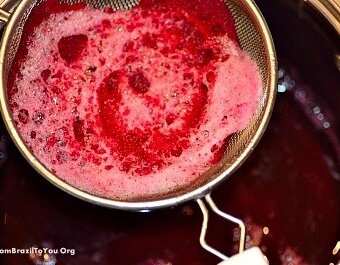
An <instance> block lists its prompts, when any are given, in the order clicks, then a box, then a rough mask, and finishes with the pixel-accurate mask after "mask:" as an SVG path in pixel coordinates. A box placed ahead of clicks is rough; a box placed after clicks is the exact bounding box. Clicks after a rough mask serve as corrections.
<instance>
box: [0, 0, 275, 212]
mask: <svg viewBox="0 0 340 265" xmlns="http://www.w3.org/2000/svg"><path fill="white" fill-rule="evenodd" d="M240 1H243V2H246V3H247V5H248V6H249V8H250V12H252V13H253V15H254V17H255V19H256V20H257V22H258V23H259V24H260V26H261V28H262V29H263V31H262V34H263V35H262V37H263V39H264V43H266V44H267V45H265V49H266V51H267V53H268V58H269V59H268V60H269V62H268V65H269V70H270V71H269V72H270V75H269V78H268V87H269V93H268V95H267V101H266V105H265V106H264V111H263V115H262V119H261V122H260V124H259V126H258V128H257V130H256V132H255V133H254V134H253V136H252V138H251V140H250V142H249V144H248V145H247V147H246V148H244V150H243V151H242V153H241V154H240V155H239V156H238V157H237V159H236V160H235V161H234V163H233V164H232V165H231V166H230V167H228V168H227V169H226V170H224V171H223V172H222V173H221V174H220V175H219V176H218V177H216V178H214V179H212V180H210V181H208V182H207V183H206V184H204V185H202V186H200V187H198V188H196V189H194V190H192V191H189V192H187V193H185V194H182V195H178V196H176V197H170V198H165V199H158V200H157V199H155V200H150V201H138V202H128V201H118V200H113V199H107V198H102V197H99V196H96V195H92V194H90V193H87V192H85V191H82V190H79V189H77V188H75V187H73V186H71V185H70V184H68V183H66V182H65V181H63V180H61V179H60V178H58V177H57V176H55V175H54V174H53V173H51V172H50V171H49V170H48V169H47V168H45V166H44V165H43V164H42V163H40V162H39V160H38V159H37V158H36V157H35V156H34V155H33V154H32V153H31V151H30V150H29V149H28V148H27V146H26V145H25V143H24V141H23V139H22V138H21V136H20V134H19V132H18V131H17V129H16V127H15V125H14V122H13V119H12V117H11V113H10V109H9V104H8V101H7V96H6V94H7V91H6V89H5V82H4V80H5V78H4V71H3V68H4V60H5V55H6V53H5V51H6V50H7V49H5V48H6V46H7V45H9V43H8V41H7V40H9V39H10V35H11V32H12V30H14V27H15V26H16V23H17V22H18V21H19V19H20V18H21V14H22V13H23V12H24V11H25V10H26V9H27V1H22V2H20V3H19V4H18V6H17V8H16V9H15V11H14V12H13V14H12V15H11V17H10V19H9V21H8V23H7V25H6V28H5V31H4V34H3V37H2V40H1V46H0V64H1V66H0V67H1V68H0V69H1V75H0V110H1V115H2V117H3V120H4V121H5V124H6V127H7V129H8V132H9V134H10V136H11V137H12V139H13V141H14V143H15V144H16V146H17V147H18V149H19V151H20V152H21V153H22V155H23V156H24V157H25V158H26V160H27V161H28V162H29V163H30V164H31V166H32V167H33V168H34V169H35V170H36V171H37V172H38V173H39V174H40V175H42V176H43V177H44V178H45V179H46V180H48V181H49V182H51V183H52V184H54V185H55V186H57V187H58V188H60V189H62V190H63V191H65V192H67V193H69V194H71V195H73V196H75V197H77V198H80V199H82V200H85V201H87V202H90V203H94V204H97V205H101V206H105V207H109V208H116V209H121V210H131V211H150V210H153V209H158V208H164V207H170V206H175V205H178V204H181V203H184V202H186V201H189V200H197V199H199V198H202V197H203V196H205V195H207V194H209V193H210V192H211V190H212V189H213V188H215V187H216V186H217V185H219V184H221V183H222V181H224V180H226V178H227V177H229V176H230V175H231V174H232V173H233V172H234V171H235V170H237V169H238V168H239V167H240V166H241V165H242V163H243V162H244V161H245V160H246V158H247V157H248V156H249V155H250V154H251V152H252V151H253V150H254V148H255V147H256V145H257V144H258V142H259V141H260V139H261V137H262V135H263V133H264V131H265V129H266V127H267V124H268V122H269V119H270V116H271V113H272V110H273V107H274V102H275V97H276V85H277V60H276V52H275V48H274V43H273V39H272V37H271V34H270V32H269V28H268V26H267V24H266V22H265V20H264V18H263V16H262V14H261V12H260V10H259V9H258V7H257V6H256V4H255V3H254V1H252V0H240ZM2 4H3V3H2Z"/></svg>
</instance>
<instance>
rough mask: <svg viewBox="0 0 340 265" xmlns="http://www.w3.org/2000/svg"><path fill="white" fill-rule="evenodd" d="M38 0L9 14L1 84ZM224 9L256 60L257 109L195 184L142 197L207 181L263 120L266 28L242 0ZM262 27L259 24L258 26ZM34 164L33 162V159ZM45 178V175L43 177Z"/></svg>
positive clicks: (129, 0)
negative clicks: (258, 75) (258, 81)
mask: <svg viewBox="0 0 340 265" xmlns="http://www.w3.org/2000/svg"><path fill="white" fill-rule="evenodd" d="M41 1H42V0H33V1H26V2H25V3H24V6H22V8H21V9H19V10H17V12H15V13H14V15H13V18H12V19H13V20H14V24H13V26H12V27H11V28H10V34H9V39H7V42H6V55H5V60H4V66H3V67H4V68H3V74H2V78H4V80H3V81H4V82H3V83H4V84H5V85H6V83H7V82H6V80H7V78H8V72H9V69H10V68H11V64H12V62H13V59H14V57H15V54H16V51H17V48H18V46H19V43H20V36H21V33H22V29H23V26H24V24H25V21H26V20H27V17H28V16H29V14H30V12H31V10H32V8H33V7H34V6H35V5H37V4H39V3H40V2H41ZM62 1H65V2H67V3H69V4H72V3H79V2H85V3H87V4H89V5H90V6H94V7H96V8H100V9H102V8H104V7H105V6H107V5H109V6H111V7H112V8H113V9H115V10H120V9H131V8H133V7H134V6H136V5H138V3H139V1H133V0H126V1H124V0H118V1H117V0H99V1H97V0H96V1H94V0H62ZM224 2H225V3H226V5H227V6H228V8H229V9H230V11H231V13H232V16H233V18H234V21H235V26H236V32H237V35H238V38H239V41H240V44H241V47H242V49H243V50H245V51H246V52H247V53H248V54H249V55H250V56H251V57H252V58H253V59H254V60H255V62H256V63H257V65H258V67H259V69H260V73H261V79H262V97H261V101H260V103H259V106H258V111H257V113H256V115H255V116H254V118H253V120H252V121H251V123H250V124H249V125H248V126H247V128H245V129H244V130H243V131H242V132H239V133H236V134H234V135H233V136H232V137H231V140H230V142H229V146H228V147H227V151H226V153H225V155H224V158H223V159H222V161H221V162H220V163H219V164H218V165H217V166H215V167H214V168H212V169H211V170H209V171H208V172H206V173H205V174H203V175H202V177H201V178H200V179H199V180H196V181H195V183H191V184H190V185H188V186H186V187H181V188H180V189H178V190H176V191H172V192H171V193H169V194H155V196H153V197H152V198H143V200H154V199H163V198H169V197H174V196H178V195H179V194H184V193H186V192H188V191H192V190H194V189H195V188H197V187H199V186H202V185H203V184H205V183H208V182H210V181H211V180H213V179H215V178H216V177H218V176H219V175H220V173H221V172H222V171H224V170H226V169H228V168H229V167H231V166H232V165H234V164H235V162H236V159H237V158H238V157H239V156H240V155H241V154H242V153H243V152H244V150H245V148H247V147H248V146H249V144H250V143H251V141H252V140H254V135H255V134H256V132H257V131H258V130H259V126H260V124H261V122H262V121H263V116H264V110H265V108H266V107H267V106H268V101H269V98H268V95H269V94H271V93H270V91H271V90H272V89H274V88H273V87H270V85H271V82H270V78H271V76H275V74H276V73H273V70H275V69H273V67H271V64H270V61H271V60H273V58H271V57H270V56H271V55H270V54H269V53H268V50H270V49H268V43H267V42H268V40H267V42H266V41H265V39H264V34H262V33H263V31H264V30H266V29H263V28H261V26H260V25H261V23H259V21H258V17H256V15H255V14H254V13H253V12H251V9H250V7H249V5H248V4H247V2H246V0H243V1H241V0H224ZM262 26H263V25H262ZM35 163H37V162H36V161H35ZM47 177H48V176H47Z"/></svg>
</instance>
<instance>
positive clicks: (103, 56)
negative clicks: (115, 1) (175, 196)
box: [11, 8, 261, 199]
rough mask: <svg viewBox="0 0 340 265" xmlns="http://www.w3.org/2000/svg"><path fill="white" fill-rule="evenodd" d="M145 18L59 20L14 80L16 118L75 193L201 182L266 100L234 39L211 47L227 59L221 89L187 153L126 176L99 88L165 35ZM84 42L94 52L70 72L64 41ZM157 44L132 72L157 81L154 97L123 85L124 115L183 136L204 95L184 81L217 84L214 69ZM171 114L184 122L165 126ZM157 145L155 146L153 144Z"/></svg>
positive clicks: (152, 189)
mask: <svg viewBox="0 0 340 265" xmlns="http://www.w3.org/2000/svg"><path fill="white" fill-rule="evenodd" d="M140 12H141V11H140V10H139V9H138V8H135V9H134V10H133V11H119V12H115V13H112V14H108V13H104V12H101V11H98V10H92V9H88V8H86V9H83V10H79V11H71V12H65V13H59V14H56V15H51V16H50V18H49V19H48V20H46V21H44V22H43V23H42V24H41V25H40V26H39V27H38V28H37V29H36V31H35V32H34V33H32V37H31V45H30V48H29V51H28V57H27V59H26V60H25V61H24V62H23V63H22V65H21V70H20V72H21V74H22V76H18V77H17V79H16V85H17V88H18V92H17V93H16V94H14V95H13V96H12V98H11V101H12V103H13V102H16V103H17V105H18V107H16V108H15V109H13V115H14V117H15V119H16V120H17V121H18V129H19V131H20V133H21V134H22V136H23V138H24V140H25V141H26V143H27V145H29V146H30V147H31V149H32V151H33V153H34V154H35V155H36V156H37V157H38V158H39V160H40V161H41V162H42V163H43V164H44V165H45V166H46V167H47V168H48V169H50V170H51V171H53V172H54V173H55V174H56V175H57V176H59V177H60V178H62V179H63V180H65V181H66V182H68V183H70V184H71V185H74V186H76V187H78V188H80V189H82V190H85V191H88V192H90V193H93V194H97V195H100V196H103V197H108V198H115V199H128V198H135V197H141V196H142V197H144V196H150V195H153V194H158V193H163V192H169V191H171V190H175V189H177V188H180V187H182V186H183V185H187V184H188V183H190V182H192V181H194V180H195V179H197V178H198V177H199V176H200V175H201V174H202V173H203V172H205V171H206V170H207V169H209V168H210V167H212V166H213V163H212V160H213V158H214V152H213V151H212V148H213V146H215V147H216V146H217V149H218V148H221V146H222V145H223V141H224V139H225V138H226V137H228V136H229V135H231V134H232V133H234V132H237V131H240V130H242V129H243V128H244V127H245V126H246V125H247V124H248V123H249V122H250V120H251V118H252V117H253V116H254V114H255V112H256V108H257V105H258V101H259V96H260V91H261V81H260V77H259V73H258V69H257V67H256V65H255V63H254V62H253V61H252V60H251V59H250V58H249V57H248V56H247V55H246V54H245V53H244V52H242V51H241V50H240V49H239V48H238V46H237V45H236V44H235V43H234V42H232V41H231V40H229V39H228V36H224V37H220V38H217V39H210V40H209V41H210V42H212V43H214V45H215V44H216V45H219V46H220V48H221V53H224V54H225V55H228V56H229V59H228V60H226V61H223V62H222V61H221V60H215V61H214V62H213V63H211V65H209V67H210V68H211V67H212V69H214V70H213V72H214V74H215V75H216V78H215V79H216V80H215V81H214V82H213V85H211V87H209V89H208V92H207V104H206V105H205V109H204V113H203V116H202V117H201V120H200V125H199V128H196V129H190V130H188V133H189V136H188V137H186V138H185V139H186V140H187V141H188V143H189V144H188V147H187V148H184V150H183V151H182V153H181V154H180V156H179V157H176V156H170V157H168V158H162V159H163V160H164V161H165V163H164V165H162V166H154V168H153V170H152V171H151V172H150V173H148V174H143V175H141V174H136V171H135V169H138V167H141V166H142V165H139V164H138V163H137V162H136V163H132V164H131V168H130V169H129V170H126V169H124V165H122V160H121V157H120V155H119V152H116V151H115V150H116V149H115V143H114V142H115V141H114V139H113V138H110V137H105V136H103V132H102V127H101V123H102V122H103V121H102V120H100V118H99V116H100V115H101V114H100V113H99V109H100V107H99V103H98V94H97V89H98V88H99V87H100V86H101V85H102V83H103V80H104V79H105V77H107V76H108V75H109V74H110V73H112V71H115V70H117V69H124V67H125V64H124V63H125V61H126V58H127V57H128V56H129V52H123V50H124V45H125V44H126V43H127V42H129V41H131V40H133V41H135V42H136V43H138V41H139V40H140V39H141V36H142V35H143V34H146V33H155V34H158V33H159V31H160V29H159V28H158V27H156V25H155V23H153V21H152V19H151V18H149V17H142V16H141V14H140ZM136 17H137V18H136ZM133 19H134V20H136V21H137V22H139V23H140V26H136V27H135V28H134V29H133V30H132V31H131V29H128V28H127V27H126V25H127V24H128V22H129V21H131V20H133ZM106 20H108V21H110V25H111V26H109V27H107V28H106V27H105V25H106V24H105V23H104V24H103V21H106ZM178 23H180V22H178ZM103 25H104V26H103ZM77 34H84V35H86V36H87V38H88V45H87V47H86V48H85V49H84V51H83V52H82V55H81V59H80V61H79V62H78V63H76V64H73V65H71V66H70V65H68V64H67V63H65V60H63V59H62V58H61V57H60V55H59V53H58V42H59V40H60V38H61V37H67V36H72V35H77ZM157 45H158V46H159V47H160V48H159V49H156V50H155V49H153V48H149V47H145V46H141V47H140V48H139V50H138V60H137V61H136V62H132V63H130V64H129V69H125V70H126V71H128V72H129V71H130V72H133V71H135V70H136V69H139V68H140V67H141V68H142V69H143V73H144V74H145V76H146V78H147V79H148V81H149V82H150V88H149V90H148V92H147V93H145V94H143V95H141V94H136V93H135V92H134V91H133V90H132V89H131V88H130V87H129V84H128V79H127V78H125V77H124V78H123V79H122V81H121V84H120V86H121V87H122V95H121V97H122V99H121V104H120V106H119V108H118V112H119V116H120V117H122V121H123V123H124V126H125V127H126V128H128V129H129V130H135V129H139V130H140V131H146V130H148V129H150V128H154V127H155V126H157V128H159V129H158V130H159V131H160V132H162V133H164V134H167V133H170V132H171V131H175V130H181V129H182V128H183V126H184V124H185V119H184V117H185V115H186V112H187V111H189V110H190V108H192V106H191V105H190V102H191V101H192V98H193V97H195V95H196V94H197V91H196V88H193V87H191V86H189V85H188V83H189V82H190V81H188V80H186V79H185V78H183V74H184V73H186V72H188V71H189V70H190V72H191V73H192V74H193V78H194V80H195V82H196V81H197V82H198V80H202V81H203V82H205V83H209V82H208V80H207V77H206V76H202V73H207V72H209V71H210V70H209V71H208V70H204V69H205V68H204V69H203V70H199V69H197V68H195V67H192V68H191V69H188V66H186V65H184V64H183V63H181V59H180V58H181V57H179V58H169V57H166V56H165V55H164V54H162V53H161V52H160V50H161V47H162V45H163V43H162V41H161V40H160V41H159V42H158V44H157ZM125 50H126V48H125ZM231 51H232V52H231ZM133 53H135V52H133ZM133 53H131V55H132V54H133ZM183 55H184V54H181V56H183ZM94 68H95V71H94V72H92V71H91V69H94ZM45 69H49V70H50V71H51V74H50V75H49V76H48V77H47V78H46V76H43V77H42V76H41V75H42V74H41V73H42V71H43V70H45ZM202 71H203V72H202ZM45 73H46V72H45ZM44 79H46V81H44ZM153 102H154V103H153ZM111 103H112V104H113V103H114V99H113V100H112V102H111ZM105 104H110V102H109V101H107V103H105ZM21 109H25V110H28V113H29V119H28V121H27V123H23V122H21V121H20V119H19V116H20V115H19V111H20V110H21ZM170 114H175V116H176V119H175V120H174V121H173V122H171V123H169V124H167V122H166V121H167V117H169V115H170ZM76 117H77V119H79V121H81V122H79V124H78V125H79V127H80V129H79V130H84V145H82V144H81V143H80V142H79V141H77V140H76V138H77V136H76V135H75V129H74V128H75V127H74V126H75V124H74V122H75V119H76ZM109 122H110V121H108V124H109ZM86 130H91V131H86ZM32 132H35V133H32ZM35 134H36V136H35ZM151 141H156V140H155V138H152V137H151V140H150V142H151ZM156 143H157V142H156ZM148 144H150V145H151V143H148ZM215 149H216V148H215ZM124 159H126V160H127V159H129V157H126V158H124ZM131 159H135V158H134V157H131ZM136 161H139V160H136ZM141 161H144V160H141Z"/></svg>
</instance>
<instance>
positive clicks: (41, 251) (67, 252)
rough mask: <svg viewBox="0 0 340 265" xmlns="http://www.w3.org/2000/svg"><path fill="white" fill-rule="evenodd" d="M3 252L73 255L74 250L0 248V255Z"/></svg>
mask: <svg viewBox="0 0 340 265" xmlns="http://www.w3.org/2000/svg"><path fill="white" fill-rule="evenodd" d="M3 254H36V255H42V254H63V255H71V256H74V255H75V254H76V250H75V249H72V248H38V247H30V248H0V255H3Z"/></svg>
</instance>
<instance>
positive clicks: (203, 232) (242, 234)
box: [197, 194, 246, 260]
mask: <svg viewBox="0 0 340 265" xmlns="http://www.w3.org/2000/svg"><path fill="white" fill-rule="evenodd" d="M204 198H205V201H206V203H207V204H208V205H209V207H210V208H211V210H213V212H215V213H216V214H217V215H219V216H221V217H222V218H224V219H226V220H228V221H230V222H232V223H234V224H237V225H238V226H239V228H240V243H239V253H242V252H243V251H244V243H245V237H246V226H245V224H244V222H243V221H242V220H240V219H238V218H235V217H233V216H231V215H229V214H227V213H225V212H222V211H221V210H220V209H218V207H217V206H216V204H215V203H214V201H213V200H212V198H211V196H210V194H208V195H206V196H205V197H204ZM197 203H198V205H199V207H200V209H201V211H202V214H203V223H202V230H201V234H200V244H201V246H202V247H203V248H204V249H205V250H207V251H208V252H210V253H211V254H213V255H215V256H217V257H219V258H220V259H222V260H227V259H228V257H227V256H226V255H224V254H223V253H221V252H220V251H218V250H217V249H214V248H213V247H211V246H210V245H208V244H207V242H206V240H205V238H206V234H207V228H208V220H209V211H208V209H207V207H206V204H205V203H204V201H203V199H198V200H197Z"/></svg>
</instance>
